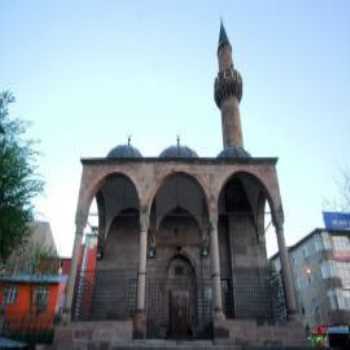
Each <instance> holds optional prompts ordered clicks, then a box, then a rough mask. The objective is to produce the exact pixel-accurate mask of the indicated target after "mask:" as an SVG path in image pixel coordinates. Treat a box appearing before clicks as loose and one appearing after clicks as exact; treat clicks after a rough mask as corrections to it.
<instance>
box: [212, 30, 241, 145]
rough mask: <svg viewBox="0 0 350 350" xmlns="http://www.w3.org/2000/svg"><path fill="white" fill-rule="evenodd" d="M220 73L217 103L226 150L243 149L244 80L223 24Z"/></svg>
mask: <svg viewBox="0 0 350 350" xmlns="http://www.w3.org/2000/svg"><path fill="white" fill-rule="evenodd" d="M218 65H219V73H218V76H217V78H216V80H215V102H216V104H217V106H218V107H219V108H220V111H221V122H222V138H223V144H224V148H229V147H233V146H239V147H243V134H242V126H241V115H240V107H239V103H240V100H241V98H242V78H241V75H240V74H239V72H238V71H237V70H236V69H234V65H233V59H232V47H231V44H230V42H229V40H228V38H227V35H226V31H225V28H224V27H223V25H222V24H221V27H220V35H219V47H218Z"/></svg>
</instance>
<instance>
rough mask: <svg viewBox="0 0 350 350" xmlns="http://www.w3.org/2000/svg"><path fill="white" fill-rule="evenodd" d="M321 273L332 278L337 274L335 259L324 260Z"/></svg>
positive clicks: (324, 276) (323, 276)
mask: <svg viewBox="0 0 350 350" xmlns="http://www.w3.org/2000/svg"><path fill="white" fill-rule="evenodd" d="M321 275H322V278H330V277H335V276H336V275H337V274H336V268H335V264H334V261H324V262H323V263H322V264H321Z"/></svg>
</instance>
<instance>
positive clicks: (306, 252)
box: [302, 246, 309, 258]
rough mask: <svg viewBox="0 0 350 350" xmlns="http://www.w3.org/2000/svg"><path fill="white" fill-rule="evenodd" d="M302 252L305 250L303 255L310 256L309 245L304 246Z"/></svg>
mask: <svg viewBox="0 0 350 350" xmlns="http://www.w3.org/2000/svg"><path fill="white" fill-rule="evenodd" d="M302 252H303V257H304V258H307V257H308V256H309V249H308V246H304V247H303V249H302Z"/></svg>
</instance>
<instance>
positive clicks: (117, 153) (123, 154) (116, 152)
mask: <svg viewBox="0 0 350 350" xmlns="http://www.w3.org/2000/svg"><path fill="white" fill-rule="evenodd" d="M107 158H142V154H141V153H140V151H139V150H138V149H137V148H135V147H133V146H131V145H130V144H127V145H119V146H116V147H114V148H113V149H111V150H110V151H109V153H108V154H107Z"/></svg>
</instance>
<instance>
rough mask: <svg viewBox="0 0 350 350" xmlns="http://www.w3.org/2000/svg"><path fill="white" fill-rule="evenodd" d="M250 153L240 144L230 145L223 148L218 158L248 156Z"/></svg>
mask: <svg viewBox="0 0 350 350" xmlns="http://www.w3.org/2000/svg"><path fill="white" fill-rule="evenodd" d="M250 157H251V155H250V154H249V153H248V152H247V151H246V150H245V149H244V148H243V147H242V146H236V145H234V146H230V147H226V148H224V149H223V150H222V151H221V152H220V153H219V154H218V158H250Z"/></svg>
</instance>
